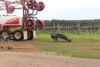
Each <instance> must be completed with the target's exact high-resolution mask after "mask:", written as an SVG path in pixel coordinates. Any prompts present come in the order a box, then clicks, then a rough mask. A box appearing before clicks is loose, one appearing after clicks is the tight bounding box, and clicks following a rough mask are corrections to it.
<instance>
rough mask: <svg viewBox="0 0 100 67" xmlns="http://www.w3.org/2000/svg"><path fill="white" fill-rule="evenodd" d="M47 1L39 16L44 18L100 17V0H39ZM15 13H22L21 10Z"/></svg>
mask: <svg viewBox="0 0 100 67" xmlns="http://www.w3.org/2000/svg"><path fill="white" fill-rule="evenodd" d="M37 1H38V2H39V1H43V2H44V3H45V9H44V10H43V11H40V12H38V15H37V17H38V18H40V19H43V20H52V19H60V20H84V19H100V0H37ZM14 14H16V15H19V16H20V15H22V14H21V11H15V12H14Z"/></svg>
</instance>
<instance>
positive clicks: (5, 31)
mask: <svg viewBox="0 0 100 67" xmlns="http://www.w3.org/2000/svg"><path fill="white" fill-rule="evenodd" d="M0 35H1V36H2V38H4V39H8V38H9V35H11V32H10V31H9V30H2V31H1V33H0Z"/></svg>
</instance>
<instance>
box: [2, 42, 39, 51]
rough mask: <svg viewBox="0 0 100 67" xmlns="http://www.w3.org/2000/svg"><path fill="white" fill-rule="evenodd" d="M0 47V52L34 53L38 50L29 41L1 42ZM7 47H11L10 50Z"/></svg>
mask: <svg viewBox="0 0 100 67" xmlns="http://www.w3.org/2000/svg"><path fill="white" fill-rule="evenodd" d="M0 46H3V48H0V51H18V52H19V51H20V52H34V51H37V50H38V49H37V48H36V46H33V45H32V43H31V42H30V41H12V42H7V41H5V42H1V43H0ZM8 47H11V49H8Z"/></svg>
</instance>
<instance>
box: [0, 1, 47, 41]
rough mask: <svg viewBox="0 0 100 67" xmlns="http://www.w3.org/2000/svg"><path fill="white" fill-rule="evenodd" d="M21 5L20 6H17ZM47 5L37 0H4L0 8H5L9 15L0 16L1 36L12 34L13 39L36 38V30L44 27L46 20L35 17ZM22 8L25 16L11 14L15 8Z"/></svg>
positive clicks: (0, 2)
mask: <svg viewBox="0 0 100 67" xmlns="http://www.w3.org/2000/svg"><path fill="white" fill-rule="evenodd" d="M18 5H20V7H17V6H18ZM44 8H45V5H44V3H43V2H42V1H40V2H37V1H36V0H12V1H10V0H9V1H8V0H2V1H0V10H2V11H3V10H5V11H6V12H7V15H4V16H0V36H3V37H5V38H7V37H9V36H12V37H13V40H17V41H21V40H32V39H33V38H36V30H37V29H42V28H43V27H44V22H43V21H42V20H39V19H38V18H37V17H35V16H36V15H37V13H38V11H42V10H43V9H44ZM18 9H22V11H23V16H22V17H17V16H11V14H13V12H14V11H15V10H18Z"/></svg>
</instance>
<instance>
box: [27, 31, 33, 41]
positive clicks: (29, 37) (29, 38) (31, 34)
mask: <svg viewBox="0 0 100 67" xmlns="http://www.w3.org/2000/svg"><path fill="white" fill-rule="evenodd" d="M32 39H33V32H32V31H28V39H27V40H32Z"/></svg>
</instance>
